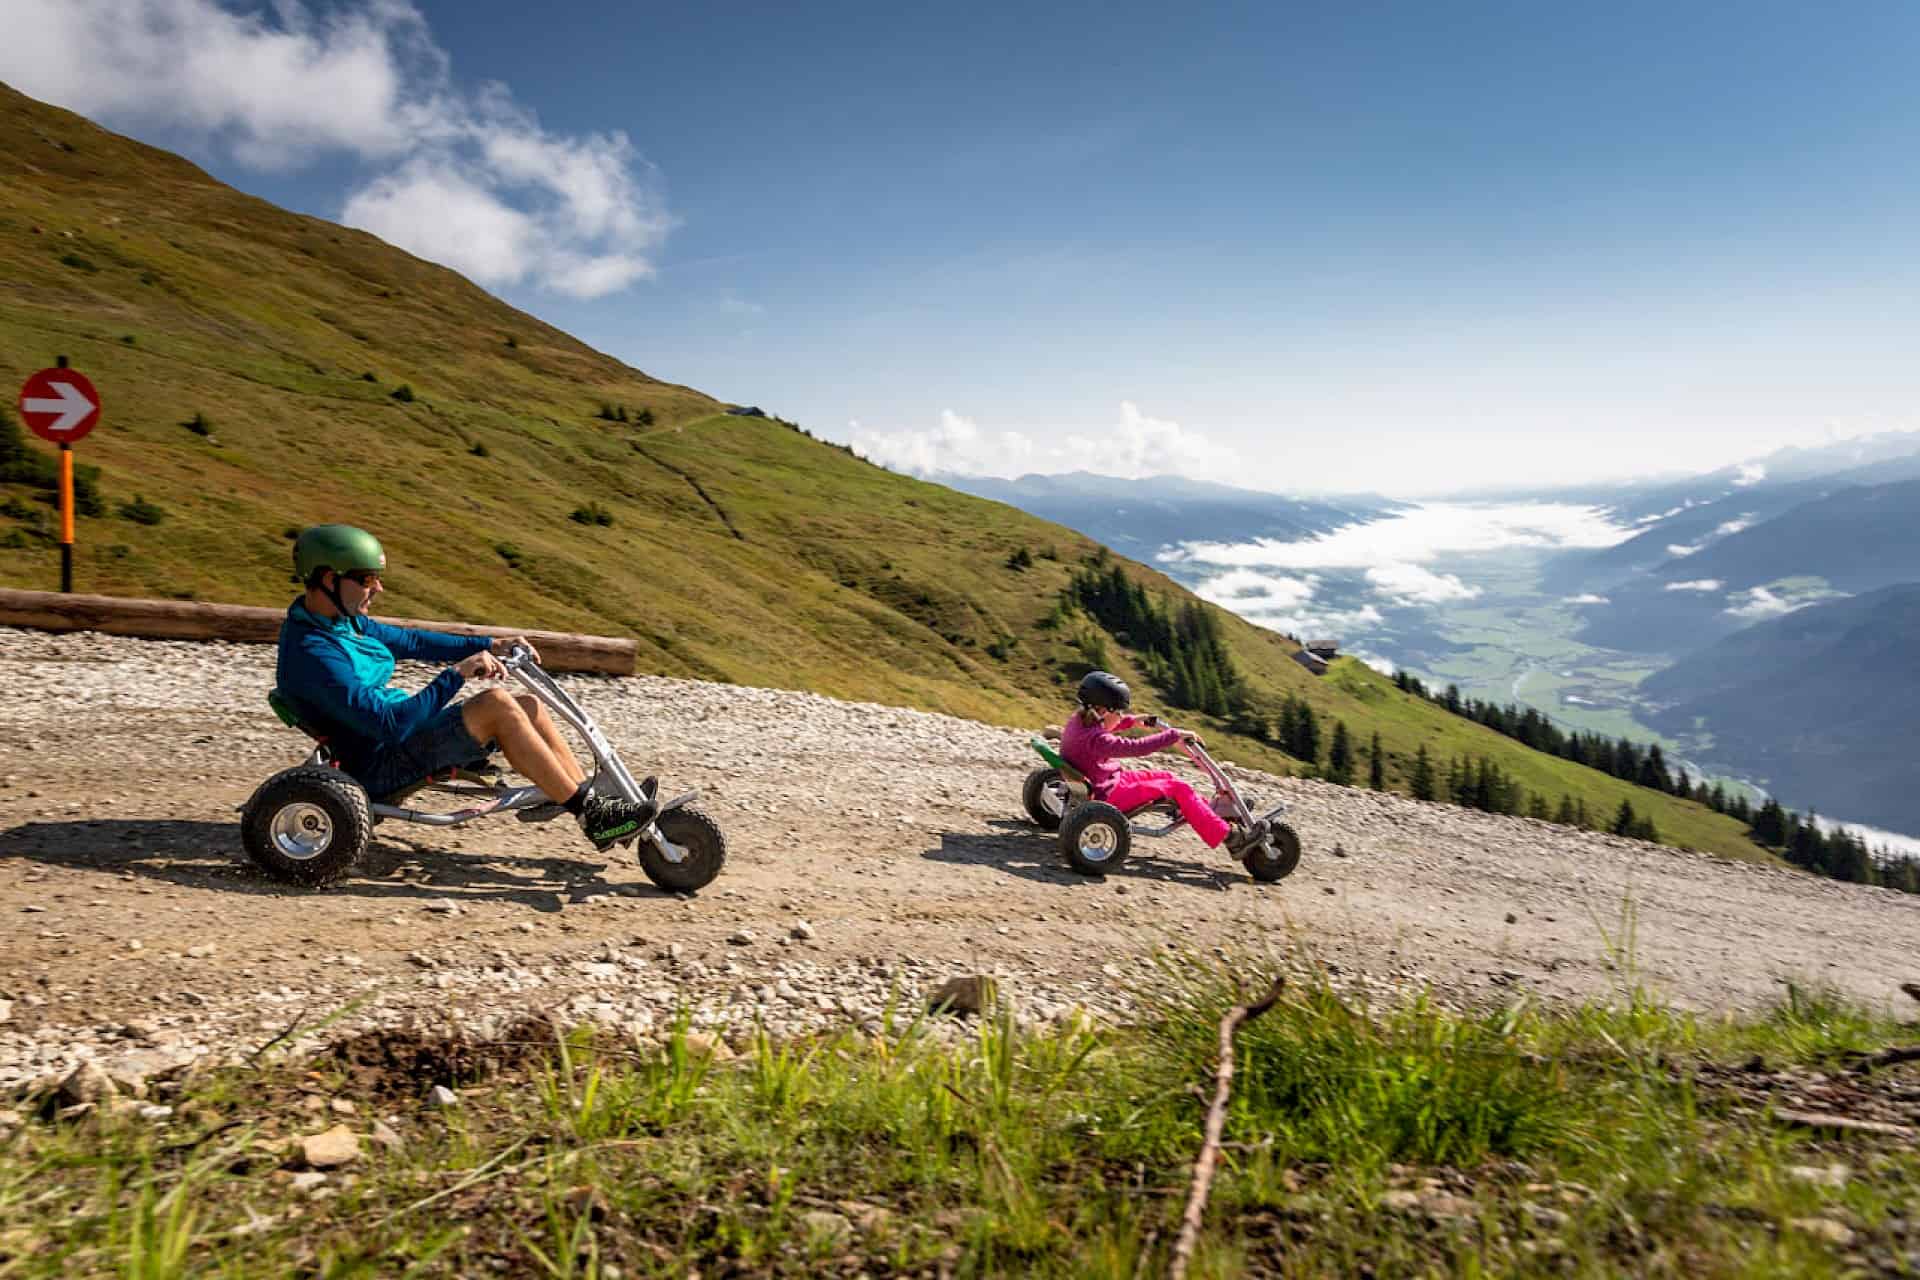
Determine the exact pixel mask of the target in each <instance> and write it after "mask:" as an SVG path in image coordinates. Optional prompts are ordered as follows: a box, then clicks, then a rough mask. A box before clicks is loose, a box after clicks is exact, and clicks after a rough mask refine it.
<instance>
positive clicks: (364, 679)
mask: <svg viewBox="0 0 1920 1280" xmlns="http://www.w3.org/2000/svg"><path fill="white" fill-rule="evenodd" d="M293 561H294V573H295V576H296V577H297V578H298V579H299V581H300V582H301V584H302V585H303V586H304V587H305V593H304V594H303V595H302V596H301V597H300V598H299V599H297V600H295V601H294V602H293V603H292V604H291V605H289V606H288V608H287V617H286V621H285V622H284V623H282V624H281V628H280V653H279V661H278V664H277V667H276V672H275V684H276V687H275V689H274V691H273V694H272V696H271V697H270V699H269V700H270V701H271V702H272V703H273V705H274V710H275V711H276V713H278V714H279V715H280V717H281V719H283V720H284V721H286V722H287V723H288V724H290V725H293V726H295V727H297V728H300V729H302V730H303V731H305V732H306V733H308V734H309V736H311V737H313V738H315V739H316V740H317V741H318V742H319V744H320V747H319V750H317V751H316V752H315V753H314V757H313V758H312V760H310V761H309V764H308V765H307V766H305V767H302V768H299V769H292V770H288V771H286V772H285V773H282V774H280V775H276V777H274V778H272V779H269V780H268V782H267V783H266V784H264V785H263V786H262V787H261V788H260V790H259V791H257V792H255V794H254V797H253V799H252V800H250V801H249V802H248V804H247V806H246V817H245V819H244V820H243V823H242V829H243V834H244V836H245V840H246V844H247V851H248V854H249V855H250V856H252V857H253V859H254V861H255V862H257V863H259V864H260V865H261V866H262V867H263V868H264V869H266V870H267V871H269V872H271V873H272V874H275V875H277V876H279V877H281V878H283V879H289V880H294V881H296V882H300V883H308V884H317V883H323V882H325V881H328V880H332V879H337V878H338V877H339V876H341V875H344V874H345V873H346V871H347V869H349V868H350V867H351V865H352V862H353V861H354V859H355V858H357V857H358V854H359V852H360V850H361V848H363V847H364V845H365V843H366V838H367V830H368V828H370V827H371V825H372V823H373V822H375V821H378V820H380V819H382V818H399V819H402V820H405V821H411V822H423V823H427V824H429V825H436V826H451V825H457V824H458V823H460V822H464V821H468V820H470V819H472V818H476V817H481V816H485V815H486V814H489V813H495V812H503V811H508V810H512V811H516V812H517V814H518V816H519V817H521V818H522V819H523V820H525V821H544V820H547V819H550V818H553V817H556V816H558V815H559V814H560V813H562V812H565V813H569V814H572V815H573V816H574V817H575V818H576V819H577V820H578V821H579V823H580V828H581V830H582V832H584V833H585V835H586V837H587V839H589V840H591V841H592V842H593V844H594V846H595V847H596V848H598V849H600V850H603V851H604V850H606V849H609V848H611V847H612V846H613V845H614V844H616V843H622V844H629V843H633V842H635V841H636V840H639V841H641V842H642V844H641V862H642V865H643V866H644V867H645V868H646V870H647V873H648V875H649V876H650V877H651V878H653V879H654V880H655V881H656V882H658V883H661V884H662V885H664V886H665V887H668V888H675V889H695V888H699V887H701V886H702V885H704V884H706V883H707V882H708V881H710V880H712V878H713V876H714V875H715V874H717V873H718V871H719V867H720V860H721V858H722V857H723V856H724V842H723V841H722V840H721V837H720V834H719V830H718V828H717V827H714V826H713V823H712V821H711V820H710V819H708V818H707V817H706V816H705V815H703V814H701V813H699V812H698V811H697V810H694V809H690V808H687V807H686V805H687V802H688V801H690V800H691V799H692V798H693V796H692V795H691V793H689V794H688V795H685V796H681V797H679V798H678V799H676V800H675V801H673V802H671V803H670V804H666V805H662V804H660V803H659V802H658V799H657V795H656V786H655V781H654V779H652V778H648V779H646V780H645V781H644V782H640V783H635V782H634V781H633V779H632V776H631V775H630V774H629V773H628V772H627V770H626V767H625V766H624V765H623V764H622V763H621V762H620V760H619V757H618V755H617V754H616V753H614V751H613V749H612V748H611V747H610V746H608V745H607V743H606V740H605V739H604V738H603V737H601V736H600V733H599V730H598V729H597V727H595V726H594V724H593V722H592V719H591V718H590V717H588V716H587V714H586V713H585V712H584V711H583V710H581V709H580V707H579V705H578V704H577V703H575V702H574V700H573V699H572V698H571V697H570V696H568V695H567V694H566V693H565V691H564V690H562V689H560V687H559V686H558V685H557V684H555V683H554V682H553V680H552V678H551V677H549V676H548V675H547V674H546V673H545V672H544V671H542V670H541V669H540V667H539V654H538V653H537V652H536V651H535V650H534V647H533V646H532V645H531V644H530V643H528V642H527V640H526V639H525V638H524V637H519V636H514V637H507V638H489V637H486V636H462V635H450V634H446V633H443V632H436V631H423V630H417V629H413V628H407V627H395V626H390V625H388V624H386V623H383V622H379V621H377V620H375V619H374V618H372V617H370V616H368V609H369V607H370V606H371V605H372V603H373V601H374V599H375V598H376V597H377V596H378V595H379V594H380V592H381V591H382V590H384V589H385V584H384V582H383V581H382V575H384V574H385V572H386V569H387V557H386V552H385V550H384V549H383V548H382V547H381V545H380V542H379V539H377V538H375V537H374V536H373V535H372V534H370V533H368V532H366V531H365V530H364V529H357V528H354V527H353V526H351V525H338V524H330V525H316V526H314V527H312V528H309V529H306V530H304V531H302V532H301V534H300V535H299V537H298V538H297V539H296V541H295V542H294V548H293ZM403 658H404V659H412V660H416V661H422V662H438V663H444V664H448V665H446V666H445V668H444V669H443V670H442V671H441V672H440V673H439V674H438V675H437V676H435V677H434V678H433V680H432V681H430V682H429V683H428V684H427V686H426V687H425V688H423V689H421V690H420V691H419V692H418V693H413V694H408V693H406V692H404V691H402V690H400V689H396V688H393V687H392V686H391V684H390V683H389V682H390V681H391V680H392V678H393V674H394V668H395V663H396V660H397V659H403ZM509 675H511V676H512V677H514V678H515V679H517V680H518V681H519V682H520V683H521V684H522V685H523V686H525V687H526V688H527V689H528V693H526V694H520V695H514V694H510V693H508V692H507V691H506V690H505V689H502V688H498V687H496V688H492V689H486V690H482V691H481V692H480V693H477V694H475V695H474V696H473V697H471V698H468V699H467V700H466V701H464V702H459V703H456V702H455V701H454V698H455V697H456V695H458V694H459V693H460V691H461V689H462V687H463V686H464V685H465V684H466V682H467V681H468V680H470V679H500V678H503V677H506V676H509ZM556 714H557V715H559V716H560V717H561V718H563V719H565V720H566V721H567V723H568V724H569V726H570V727H572V728H573V729H574V730H575V731H576V732H578V733H580V734H581V736H583V737H584V738H585V739H586V740H587V743H588V745H589V747H591V748H592V750H593V753H594V758H595V763H596V766H597V768H596V772H595V774H594V776H593V777H592V778H591V779H590V778H589V777H588V775H587V773H586V771H585V770H584V769H583V768H581V766H580V762H579V761H578V759H576V758H575V756H574V754H573V751H572V749H571V748H570V747H569V746H568V745H567V742H566V739H565V738H564V737H562V736H561V733H560V727H559V725H558V724H557V723H556V721H555V716H556ZM496 749H498V750H499V751H501V752H502V753H504V754H505V755H506V757H507V763H508V764H509V765H511V766H512V767H513V768H514V769H515V770H517V771H518V772H519V773H521V774H522V775H524V776H525V777H526V778H527V779H528V780H530V781H531V782H532V783H533V784H534V785H533V786H532V787H519V788H510V787H505V786H503V785H500V784H499V783H498V778H497V775H495V776H489V774H488V770H489V769H490V765H489V763H488V758H489V757H490V756H491V755H492V753H493V752H494V751H495V750H496ZM341 775H345V777H344V778H342V777H341ZM456 782H464V783H468V784H473V783H479V784H483V785H480V786H473V785H467V786H460V785H455V784H456ZM352 784H357V785H352ZM429 788H431V789H436V790H441V791H448V792H452V793H453V794H456V795H461V796H466V797H470V798H473V799H476V800H481V801H484V802H485V803H482V804H481V805H480V806H478V807H476V808H471V809H467V810H462V811H460V812H458V813H455V814H451V815H446V814H426V813H420V812H416V811H414V810H411V809H403V808H399V807H398V801H400V800H404V799H405V798H406V797H408V796H410V795H412V794H413V793H414V792H416V791H419V790H423V789H429ZM381 801H390V802H392V803H380V802H381ZM663 827H671V828H672V829H673V831H675V832H678V833H679V834H680V836H684V837H686V839H687V840H691V841H692V842H693V844H694V845H697V846H698V847H697V848H693V849H690V848H689V846H688V845H687V844H686V843H684V842H682V841H681V840H680V839H679V838H678V837H676V836H669V835H665V834H663V831H662V828H663ZM336 836H337V837H338V839H336Z"/></svg>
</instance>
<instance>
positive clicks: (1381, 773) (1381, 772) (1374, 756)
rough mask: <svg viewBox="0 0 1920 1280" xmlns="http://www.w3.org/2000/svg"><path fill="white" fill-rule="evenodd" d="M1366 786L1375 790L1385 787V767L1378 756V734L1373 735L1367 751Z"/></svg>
mask: <svg viewBox="0 0 1920 1280" xmlns="http://www.w3.org/2000/svg"><path fill="white" fill-rule="evenodd" d="M1367 754H1368V757H1369V760H1368V764H1367V786H1368V787H1370V788H1372V789H1373V790H1375V791H1385V790H1386V789H1387V768H1386V765H1385V763H1384V762H1383V761H1382V760H1381V758H1380V735H1379V734H1378V733H1375V734H1374V735H1373V746H1372V748H1371V749H1370V750H1369V751H1368V753H1367Z"/></svg>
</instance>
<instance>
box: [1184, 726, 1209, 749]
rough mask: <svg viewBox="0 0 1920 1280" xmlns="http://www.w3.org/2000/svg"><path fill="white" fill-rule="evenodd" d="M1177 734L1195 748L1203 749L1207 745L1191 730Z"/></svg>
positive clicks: (1203, 739) (1205, 741) (1204, 740)
mask: <svg viewBox="0 0 1920 1280" xmlns="http://www.w3.org/2000/svg"><path fill="white" fill-rule="evenodd" d="M1178 732H1179V734H1180V736H1181V737H1182V738H1183V739H1185V740H1186V741H1188V742H1191V743H1192V744H1193V745H1194V746H1196V747H1204V746H1206V745H1207V740H1206V739H1205V738H1202V737H1201V736H1200V735H1199V734H1197V733H1195V732H1194V731H1193V730H1191V729H1181V730H1179V731H1178Z"/></svg>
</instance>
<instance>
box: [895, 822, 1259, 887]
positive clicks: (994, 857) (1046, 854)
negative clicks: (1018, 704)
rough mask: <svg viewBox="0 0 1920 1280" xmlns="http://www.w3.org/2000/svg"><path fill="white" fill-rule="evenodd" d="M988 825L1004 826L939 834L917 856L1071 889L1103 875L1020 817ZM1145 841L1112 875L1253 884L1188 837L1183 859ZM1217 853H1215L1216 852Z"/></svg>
mask: <svg viewBox="0 0 1920 1280" xmlns="http://www.w3.org/2000/svg"><path fill="white" fill-rule="evenodd" d="M988 825H989V826H992V827H995V828H998V829H999V830H1001V831H1004V832H1005V833H1006V834H1005V835H981V834H979V833H977V832H962V831H947V832H943V833H941V836H940V847H939V848H937V849H928V850H927V851H926V852H925V853H923V854H921V855H920V856H921V857H923V858H925V859H927V860H928V861H930V862H946V863H950V864H952V865H954V866H961V867H985V868H988V869H990V870H994V871H1000V872H1004V873H1005V874H1007V875H1010V876H1019V877H1020V878H1021V879H1022V880H1036V881H1038V882H1040V883H1041V884H1051V885H1060V886H1062V887H1066V888H1071V887H1073V886H1075V885H1090V884H1095V885H1097V884H1102V883H1104V882H1105V881H1106V879H1107V877H1106V876H1083V875H1081V874H1080V873H1079V872H1077V871H1075V870H1073V868H1071V867H1069V866H1068V865H1067V864H1066V860H1065V859H1064V858H1062V857H1061V856H1060V844H1059V842H1058V841H1057V840H1055V839H1054V837H1053V836H1052V835H1050V834H1046V833H1042V832H1040V831H1036V830H1035V829H1034V828H1033V827H1032V826H1030V825H1029V824H1027V823H1024V822H1009V821H998V820H996V821H994V822H990V823H989V824H988ZM1147 843H1148V842H1146V841H1136V842H1135V844H1134V846H1133V851H1132V852H1131V853H1129V854H1128V855H1127V860H1126V861H1125V862H1123V863H1121V864H1120V867H1119V869H1118V870H1117V871H1114V872H1113V873H1112V876H1113V878H1114V879H1117V880H1160V881H1163V882H1165V883H1167V884H1185V885H1192V886H1193V887H1195V888H1197V889H1220V890H1224V889H1226V888H1227V887H1228V886H1230V885H1233V884H1235V883H1238V882H1241V881H1245V882H1247V883H1249V884H1250V883H1252V877H1250V876H1248V875H1247V874H1246V873H1245V872H1243V871H1241V870H1240V869H1239V868H1238V867H1234V868H1232V869H1227V868H1218V867H1213V866H1209V865H1207V863H1206V862H1205V861H1204V859H1205V857H1206V855H1207V854H1208V853H1209V852H1211V851H1210V850H1208V849H1206V848H1205V847H1203V846H1201V845H1200V843H1199V842H1198V841H1193V842H1192V843H1193V845H1194V849H1193V853H1194V856H1193V857H1192V858H1191V859H1188V858H1178V859H1176V858H1157V857H1155V856H1154V855H1153V854H1152V853H1150V852H1146V851H1144V849H1143V846H1144V845H1146V844H1147ZM1216 856H1217V855H1216Z"/></svg>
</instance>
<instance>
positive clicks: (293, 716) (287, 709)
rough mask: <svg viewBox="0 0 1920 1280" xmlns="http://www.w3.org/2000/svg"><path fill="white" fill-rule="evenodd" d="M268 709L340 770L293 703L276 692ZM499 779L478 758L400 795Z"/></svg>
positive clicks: (492, 766) (489, 761)
mask: <svg viewBox="0 0 1920 1280" xmlns="http://www.w3.org/2000/svg"><path fill="white" fill-rule="evenodd" d="M267 705H268V706H270V707H272V708H273V714H274V715H276V716H278V717H280V723H282V724H284V725H286V726H287V727H288V728H289V729H298V730H299V731H300V732H302V733H304V734H306V735H307V736H308V737H309V738H312V739H313V741H314V754H315V755H316V756H318V757H319V758H320V762H321V763H322V764H328V765H332V766H333V767H334V768H336V769H338V768H339V767H340V762H339V761H338V760H335V759H334V758H333V752H332V750H331V749H329V748H328V746H327V735H326V734H324V733H321V732H320V731H319V730H317V729H315V728H314V727H313V726H312V725H310V724H308V723H306V722H305V721H304V720H302V719H301V718H300V713H299V712H298V711H297V710H295V709H294V705H293V703H292V702H290V701H288V700H287V699H286V698H285V697H283V696H282V695H281V693H280V691H279V690H278V689H269V690H267ZM501 776H502V775H501V771H500V766H499V765H497V764H495V763H494V762H493V760H492V758H491V757H488V756H481V757H479V758H478V759H475V760H469V761H467V762H466V763H465V764H458V765H455V766H454V767H453V768H451V769H448V770H447V771H446V772H444V773H438V774H431V775H429V776H428V777H425V778H423V779H421V780H420V781H419V782H418V783H412V784H409V786H408V787H405V788H402V791H403V792H411V791H413V790H417V789H418V788H419V787H421V786H424V785H426V784H428V783H435V782H452V781H460V782H478V783H482V784H484V785H487V786H493V785H496V784H498V783H499V782H500V779H501ZM396 794H398V793H396ZM381 798H383V799H384V798H385V797H381Z"/></svg>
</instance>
